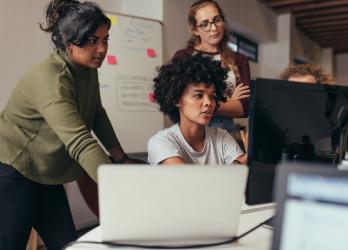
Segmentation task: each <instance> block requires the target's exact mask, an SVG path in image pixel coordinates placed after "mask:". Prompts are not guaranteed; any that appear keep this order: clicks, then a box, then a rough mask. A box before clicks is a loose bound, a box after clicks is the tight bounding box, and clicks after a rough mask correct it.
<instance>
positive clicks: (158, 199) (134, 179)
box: [98, 165, 248, 243]
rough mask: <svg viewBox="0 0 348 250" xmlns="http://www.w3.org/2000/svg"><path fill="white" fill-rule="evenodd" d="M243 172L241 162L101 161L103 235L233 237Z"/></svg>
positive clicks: (141, 238)
mask: <svg viewBox="0 0 348 250" xmlns="http://www.w3.org/2000/svg"><path fill="white" fill-rule="evenodd" d="M247 171H248V170H247V167H246V166H244V165H231V166H208V165H204V166H200V165H184V166H183V165H180V166H158V165H157V166H155V165H102V166H100V167H99V169H98V184H99V187H98V188H99V209H100V227H101V234H102V240H103V241H117V242H120V243H122V242H127V243H129V242H162V243H163V242H177V241H180V242H181V243H182V242H185V243H186V242H190V243H193V242H202V241H205V242H209V241H210V240H214V241H217V240H223V239H228V238H231V237H233V236H236V234H237V229H238V221H239V215H240V212H241V205H242V202H243V197H244V191H245V187H246V179H247Z"/></svg>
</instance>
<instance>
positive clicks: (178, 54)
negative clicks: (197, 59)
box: [172, 48, 193, 60]
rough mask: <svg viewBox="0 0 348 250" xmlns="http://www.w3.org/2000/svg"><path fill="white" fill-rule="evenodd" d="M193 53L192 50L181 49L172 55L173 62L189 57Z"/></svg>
mask: <svg viewBox="0 0 348 250" xmlns="http://www.w3.org/2000/svg"><path fill="white" fill-rule="evenodd" d="M192 53H193V48H186V49H181V50H178V51H176V52H175V53H174V55H173V58H172V59H173V60H179V59H182V58H184V57H186V56H191V55H192Z"/></svg>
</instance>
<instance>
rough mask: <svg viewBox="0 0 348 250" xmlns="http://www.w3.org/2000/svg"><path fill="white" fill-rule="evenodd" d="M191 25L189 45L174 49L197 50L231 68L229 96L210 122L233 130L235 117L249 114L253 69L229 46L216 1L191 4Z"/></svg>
mask: <svg viewBox="0 0 348 250" xmlns="http://www.w3.org/2000/svg"><path fill="white" fill-rule="evenodd" d="M188 22H189V29H190V31H191V34H192V37H191V38H190V40H189V41H188V44H187V47H186V48H185V49H183V50H179V51H177V52H176V53H175V55H174V58H175V59H178V58H182V57H184V56H185V55H188V54H190V55H193V54H196V53H198V52H200V53H202V54H204V55H206V56H210V57H212V58H213V59H214V60H219V61H221V62H222V65H223V67H225V68H226V69H227V70H228V78H227V80H226V82H227V90H226V93H225V95H226V97H227V99H228V101H227V102H226V103H221V105H220V108H219V110H218V112H217V115H216V116H215V117H214V118H213V120H212V122H211V126H215V127H221V128H224V129H226V130H227V131H229V132H233V131H234V123H233V119H232V118H240V117H246V116H247V114H248V102H249V93H250V89H249V85H250V69H249V63H248V60H247V58H246V57H245V56H244V55H242V54H240V53H238V52H234V51H233V50H232V49H231V48H230V47H229V46H228V40H229V31H228V25H227V23H226V22H225V19H224V14H223V12H222V10H221V8H220V6H219V5H218V3H217V2H215V1H213V0H199V1H196V2H195V3H194V4H192V6H191V8H190V11H189V17H188Z"/></svg>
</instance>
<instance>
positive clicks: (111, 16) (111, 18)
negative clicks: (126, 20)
mask: <svg viewBox="0 0 348 250" xmlns="http://www.w3.org/2000/svg"><path fill="white" fill-rule="evenodd" d="M108 18H109V19H110V21H111V25H116V24H117V17H116V16H113V15H109V16H108Z"/></svg>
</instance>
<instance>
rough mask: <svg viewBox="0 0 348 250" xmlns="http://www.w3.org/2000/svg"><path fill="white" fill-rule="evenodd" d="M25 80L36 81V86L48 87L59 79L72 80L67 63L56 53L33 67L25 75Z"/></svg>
mask: <svg viewBox="0 0 348 250" xmlns="http://www.w3.org/2000/svg"><path fill="white" fill-rule="evenodd" d="M25 77H27V78H31V79H33V80H36V81H37V83H36V84H40V83H42V84H45V85H46V86H47V85H50V84H52V83H56V81H57V80H58V79H59V78H61V77H68V78H70V79H72V76H71V74H70V71H69V69H68V66H67V63H66V62H65V61H64V60H63V58H61V57H60V56H59V55H58V54H57V53H56V52H53V53H51V54H50V55H49V56H48V57H47V58H46V59H44V60H43V61H41V62H40V63H38V64H36V65H34V66H33V67H32V68H31V69H30V70H29V71H28V73H27V74H26V76H25Z"/></svg>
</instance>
